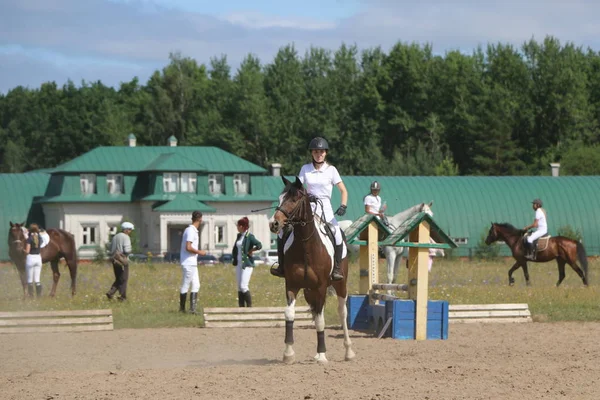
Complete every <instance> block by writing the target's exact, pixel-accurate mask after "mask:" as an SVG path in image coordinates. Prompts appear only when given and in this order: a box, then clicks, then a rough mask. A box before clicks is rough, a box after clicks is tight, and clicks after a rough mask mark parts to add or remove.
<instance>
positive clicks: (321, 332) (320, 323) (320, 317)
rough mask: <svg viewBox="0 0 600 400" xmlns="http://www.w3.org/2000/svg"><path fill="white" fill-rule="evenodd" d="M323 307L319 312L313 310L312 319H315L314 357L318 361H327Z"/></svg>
mask: <svg viewBox="0 0 600 400" xmlns="http://www.w3.org/2000/svg"><path fill="white" fill-rule="evenodd" d="M324 312H325V308H324V307H323V308H322V309H321V311H320V312H316V311H313V319H314V321H315V328H316V330H317V355H315V357H314V359H315V361H317V362H320V363H326V362H328V360H327V357H326V356H325V353H326V352H327V348H326V347H325V315H324Z"/></svg>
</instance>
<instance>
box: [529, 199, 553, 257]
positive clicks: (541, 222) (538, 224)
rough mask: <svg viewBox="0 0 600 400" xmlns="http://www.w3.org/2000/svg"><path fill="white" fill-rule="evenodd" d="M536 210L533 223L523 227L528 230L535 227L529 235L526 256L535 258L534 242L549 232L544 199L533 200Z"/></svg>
mask: <svg viewBox="0 0 600 400" xmlns="http://www.w3.org/2000/svg"><path fill="white" fill-rule="evenodd" d="M531 203H532V204H533V209H534V211H535V219H534V220H533V224H531V225H527V226H526V227H525V228H523V229H524V230H525V231H526V232H527V231H528V230H529V229H531V228H534V229H535V231H534V232H533V233H532V234H531V235H529V236H528V237H527V248H526V249H525V257H527V258H529V259H530V260H533V259H534V258H535V254H534V251H535V245H534V242H535V241H536V240H537V239H539V238H541V237H542V236H544V235H545V234H547V233H548V223H547V221H546V210H544V209H543V208H542V200H540V199H535V200H533V201H532V202H531Z"/></svg>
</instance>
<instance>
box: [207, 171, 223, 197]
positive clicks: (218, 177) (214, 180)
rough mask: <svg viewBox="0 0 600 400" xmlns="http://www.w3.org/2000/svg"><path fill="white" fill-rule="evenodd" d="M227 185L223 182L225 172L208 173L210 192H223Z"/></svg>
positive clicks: (214, 193)
mask: <svg viewBox="0 0 600 400" xmlns="http://www.w3.org/2000/svg"><path fill="white" fill-rule="evenodd" d="M224 188H225V185H224V184H223V174H209V175H208V192H209V193H210V194H213V195H218V194H223V193H224V190H223V189H224Z"/></svg>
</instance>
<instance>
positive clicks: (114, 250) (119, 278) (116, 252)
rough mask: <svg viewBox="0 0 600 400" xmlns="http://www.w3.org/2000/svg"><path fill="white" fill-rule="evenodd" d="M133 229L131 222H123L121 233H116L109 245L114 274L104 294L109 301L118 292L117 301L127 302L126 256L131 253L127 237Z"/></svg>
mask: <svg viewBox="0 0 600 400" xmlns="http://www.w3.org/2000/svg"><path fill="white" fill-rule="evenodd" d="M134 229H135V227H134V226H133V224H132V223H131V222H127V221H126V222H123V223H122V224H121V232H119V233H117V234H116V235H115V236H114V237H113V239H112V242H111V245H110V254H111V261H112V265H113V271H114V273H115V281H114V283H113V284H112V286H111V287H110V289H109V291H108V292H106V297H108V299H109V300H112V298H113V297H114V295H115V292H116V291H117V290H118V291H119V294H120V296H119V298H118V299H119V301H125V300H127V282H128V280H129V260H128V258H127V256H128V255H129V254H130V253H131V238H130V237H129V235H130V234H131V231H133V230H134Z"/></svg>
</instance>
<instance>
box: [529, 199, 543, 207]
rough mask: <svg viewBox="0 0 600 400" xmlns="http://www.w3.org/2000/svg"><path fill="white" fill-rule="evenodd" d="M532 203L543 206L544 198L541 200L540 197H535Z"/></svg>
mask: <svg viewBox="0 0 600 400" xmlns="http://www.w3.org/2000/svg"><path fill="white" fill-rule="evenodd" d="M531 204H537V205H538V206H540V207H543V205H542V200H540V199H535V200H533V201H532V202H531Z"/></svg>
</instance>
